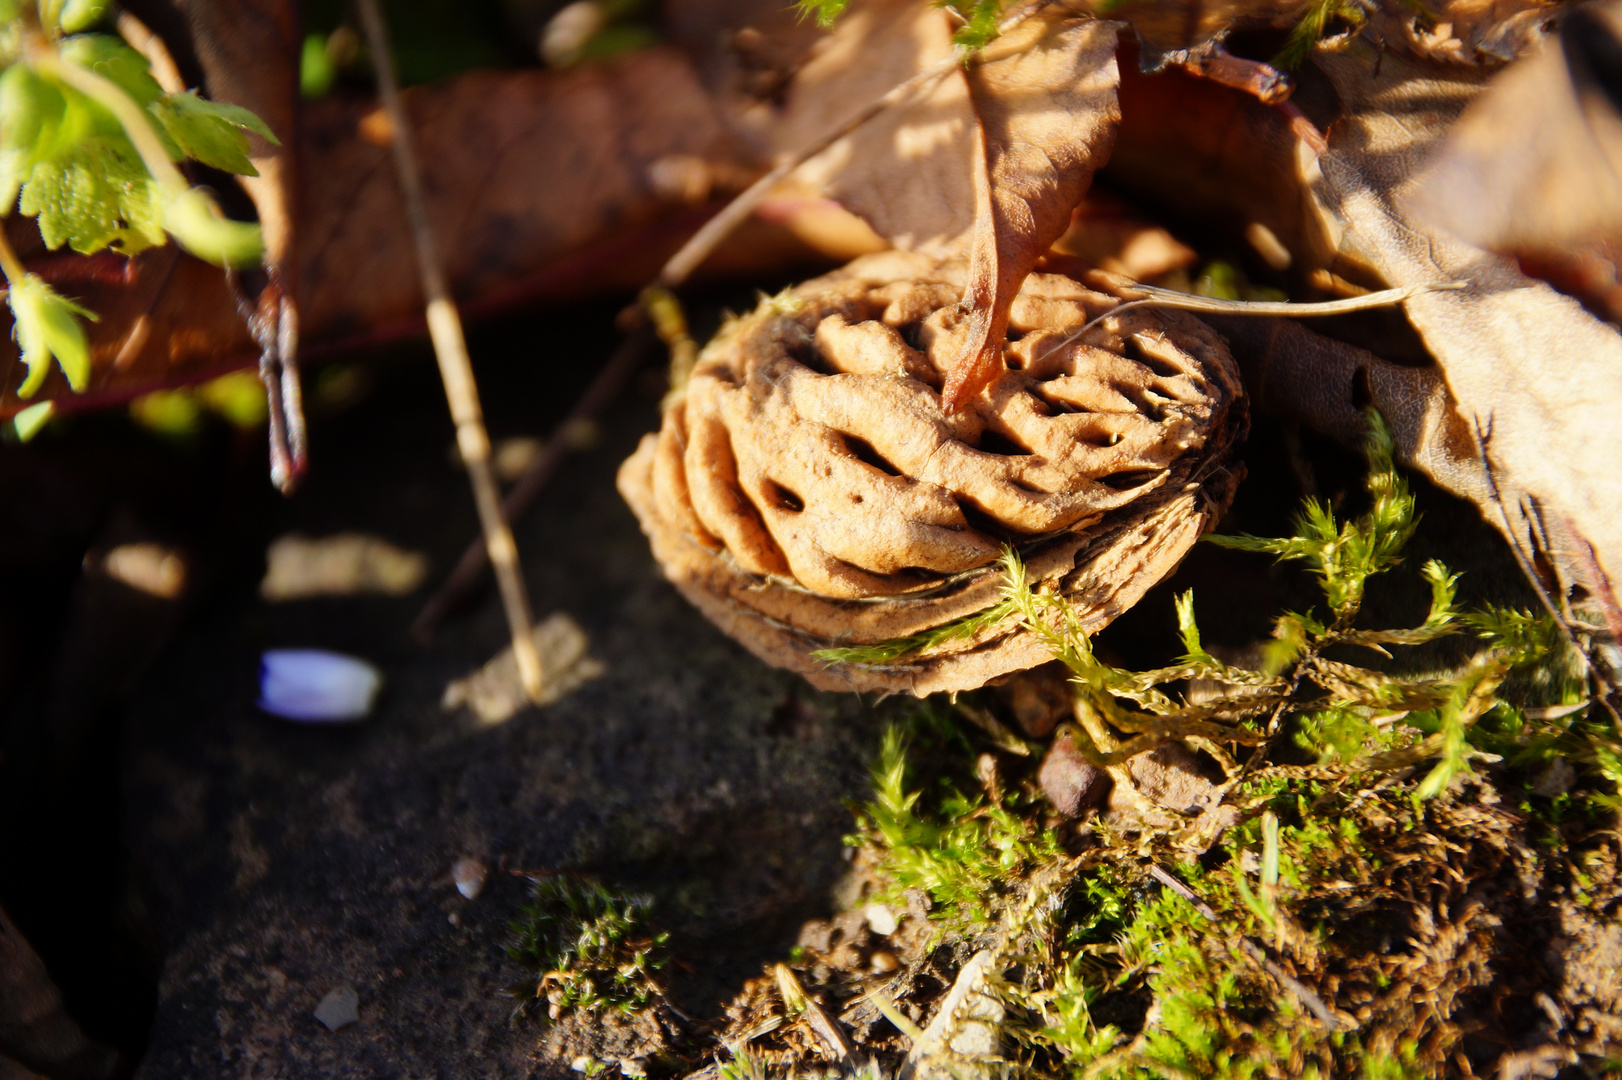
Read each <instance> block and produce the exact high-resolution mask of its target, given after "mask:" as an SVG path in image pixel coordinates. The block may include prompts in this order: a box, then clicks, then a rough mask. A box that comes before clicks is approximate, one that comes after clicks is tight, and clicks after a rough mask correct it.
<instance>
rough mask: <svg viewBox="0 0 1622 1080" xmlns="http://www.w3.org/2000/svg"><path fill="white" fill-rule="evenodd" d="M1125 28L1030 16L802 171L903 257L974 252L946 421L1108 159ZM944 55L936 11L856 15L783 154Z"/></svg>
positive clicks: (781, 121)
mask: <svg viewBox="0 0 1622 1080" xmlns="http://www.w3.org/2000/svg"><path fill="white" fill-rule="evenodd" d="M1118 30H1119V24H1116V23H1105V22H1099V21H1096V20H1089V19H1084V18H1078V17H1076V16H1075V15H1074V14H1073V13H1071V12H1067V11H1063V10H1056V11H1054V12H1052V13H1042V14H1038V15H1035V16H1033V17H1031V18H1029V19H1027V20H1026V21H1025V22H1023V23H1021V24H1020V25H1018V26H1017V27H1015V28H1014V29H1012V30H1011V31H1010V32H1009V33H1006V34H1004V35H1003V36H1002V37H1001V38H999V39H998V40H997V41H995V42H993V43H992V44H991V45H990V46H988V47H987V48H986V49H985V50H983V51H982V53H981V54H980V55H979V56H977V57H976V58H974V59H973V60H972V61H971V62H970V63H969V64H968V65H967V67H965V68H963V69H962V70H960V71H956V72H953V73H952V74H951V75H949V76H947V77H945V78H943V79H941V80H939V81H937V82H935V83H934V84H933V85H931V86H927V87H925V88H923V89H922V90H920V91H919V93H918V94H917V95H916V96H915V97H914V98H913V99H912V100H911V101H910V102H908V103H906V104H904V105H901V106H898V107H896V108H893V109H890V110H888V111H887V112H885V113H883V114H881V115H880V116H879V117H877V118H875V119H874V120H873V121H871V122H869V123H867V124H865V125H863V126H862V127H860V128H858V129H857V130H856V131H854V132H852V133H851V134H850V135H848V136H846V137H845V138H843V139H841V140H840V141H839V142H837V143H835V144H834V145H833V146H832V147H830V148H829V149H828V150H827V151H825V152H824V153H823V154H821V155H819V156H818V157H816V158H814V159H812V161H810V162H808V163H807V164H806V165H805V166H802V168H801V169H800V170H799V171H798V172H797V174H796V178H797V179H798V180H799V181H800V182H802V183H805V184H808V185H810V186H812V187H813V188H816V189H818V190H821V191H824V192H826V193H827V194H828V195H829V196H830V197H832V198H835V199H838V200H839V201H840V202H841V203H842V204H843V205H845V206H846V207H848V208H849V209H851V210H853V211H854V212H855V213H857V214H859V215H861V216H862V217H863V218H865V219H866V220H867V221H868V222H869V223H871V224H872V225H873V227H874V229H875V230H876V231H878V232H879V233H880V234H881V235H883V236H886V237H888V238H889V239H890V240H891V241H892V242H893V243H895V244H896V246H898V247H901V248H903V249H907V250H915V251H923V252H927V253H931V254H937V255H947V254H952V253H957V252H962V251H965V250H967V251H970V252H971V253H972V255H971V258H972V270H971V275H970V283H969V285H968V287H967V288H966V289H965V292H964V296H963V304H964V306H965V307H966V308H968V309H969V311H970V317H969V320H968V321H967V322H966V323H965V324H964V325H963V326H962V327H960V328H958V330H957V333H958V334H959V335H960V338H961V341H960V344H959V346H958V348H959V351H960V359H959V360H958V361H957V362H956V364H955V365H954V368H953V370H952V372H951V373H950V375H949V376H948V382H947V387H946V398H947V401H948V403H949V407H950V408H951V409H953V410H956V409H958V408H961V407H962V406H963V404H964V403H965V402H966V401H968V400H969V398H971V397H973V396H974V395H975V394H977V393H979V392H980V391H981V390H982V389H984V388H985V386H986V385H987V384H988V383H989V382H990V381H991V379H992V378H994V377H995V375H996V372H997V370H999V367H998V365H1000V364H1001V348H1002V340H1003V334H1004V332H1005V329H1006V325H1007V316H1008V305H1009V304H1010V303H1012V301H1013V298H1014V295H1015V294H1016V293H1018V291H1019V286H1020V282H1022V281H1023V280H1024V279H1025V277H1026V275H1027V274H1029V273H1030V272H1031V270H1033V269H1034V268H1035V266H1036V263H1037V260H1038V259H1039V258H1040V257H1041V256H1042V254H1043V252H1045V251H1046V250H1047V248H1048V246H1049V245H1051V244H1052V243H1053V242H1054V241H1055V240H1057V239H1058V238H1059V237H1060V236H1062V235H1063V234H1064V232H1065V230H1066V228H1068V226H1069V224H1070V213H1071V211H1072V210H1073V209H1074V208H1075V206H1076V205H1077V204H1078V203H1079V202H1080V201H1081V198H1082V196H1083V195H1084V194H1085V193H1086V191H1087V187H1088V185H1089V184H1090V183H1091V180H1092V174H1093V171H1094V170H1095V169H1096V168H1097V167H1098V166H1099V165H1100V164H1102V162H1103V161H1104V160H1105V159H1106V158H1107V157H1108V155H1109V150H1110V145H1111V142H1112V140H1113V133H1114V128H1115V124H1116V122H1117V121H1118V120H1119V117H1120V110H1119V106H1118V104H1117V101H1116V85H1117V82H1118V79H1119V76H1118V73H1117V69H1116V63H1115V50H1116V35H1117V32H1118ZM951 50H952V26H951V23H950V22H949V21H948V19H947V16H946V15H945V13H944V12H942V11H940V10H939V9H937V8H933V7H930V6H927V5H923V4H919V3H917V2H916V0H880V2H877V3H872V4H867V5H863V6H861V7H860V8H858V9H856V10H854V11H853V12H852V14H850V15H849V16H847V18H846V19H845V20H844V21H842V22H841V24H840V25H839V27H838V28H837V29H836V30H835V31H834V32H833V33H832V34H830V35H829V37H828V38H827V39H826V40H825V41H824V42H823V43H822V44H821V46H820V47H819V49H818V50H817V52H816V53H815V54H814V56H813V57H812V59H811V60H810V61H809V62H808V63H807V64H806V66H805V68H804V69H803V70H802V71H801V72H800V73H799V75H798V76H797V77H796V79H795V81H794V84H793V86H792V87H791V89H790V91H789V97H788V102H787V106H786V107H785V109H784V110H783V112H782V113H781V115H779V116H776V117H774V118H773V123H772V130H771V135H772V138H773V141H774V144H775V145H776V146H777V147H778V148H779V150H780V152H782V153H784V154H789V153H792V152H793V151H794V150H795V149H796V148H797V147H800V146H805V145H808V144H810V143H812V142H813V141H814V140H815V139H816V138H817V137H818V136H820V135H822V134H823V132H825V131H826V130H827V129H828V127H830V126H831V124H832V123H834V122H836V120H837V118H838V117H840V116H842V115H846V114H852V113H855V112H856V111H857V110H858V109H859V108H861V107H862V106H864V105H866V104H867V103H868V102H870V101H873V100H875V99H876V98H878V97H880V96H881V95H882V94H883V93H884V92H885V91H887V90H889V89H890V88H891V87H892V86H895V85H897V84H899V83H901V82H903V81H904V80H906V79H907V78H908V77H910V76H912V75H913V74H914V73H916V72H919V71H923V70H926V69H927V68H929V67H930V66H931V65H934V64H936V63H939V62H940V61H941V60H942V59H944V58H947V57H949V56H950V55H951Z"/></svg>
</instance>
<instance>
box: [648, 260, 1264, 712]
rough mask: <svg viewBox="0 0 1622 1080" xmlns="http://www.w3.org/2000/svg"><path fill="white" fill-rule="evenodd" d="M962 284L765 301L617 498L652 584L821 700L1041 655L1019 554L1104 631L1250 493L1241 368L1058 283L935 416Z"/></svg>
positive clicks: (721, 344) (1138, 315) (967, 675)
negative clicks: (1011, 579) (1237, 494)
mask: <svg viewBox="0 0 1622 1080" xmlns="http://www.w3.org/2000/svg"><path fill="white" fill-rule="evenodd" d="M964 274H965V269H964V267H963V265H962V264H961V263H950V262H948V263H937V262H934V261H932V260H929V259H927V258H924V257H922V256H917V255H907V254H902V253H886V254H883V255H876V256H869V257H867V258H864V259H859V260H857V261H856V262H854V263H852V264H851V265H850V266H848V267H846V268H844V269H843V270H840V271H837V272H835V273H833V274H829V275H827V276H826V277H822V278H818V279H816V280H814V281H811V282H808V283H806V284H805V285H802V286H800V287H799V288H796V289H794V290H792V291H790V292H788V293H786V294H783V295H781V296H778V297H775V298H772V299H769V300H766V301H764V302H762V304H761V306H760V307H759V308H758V309H757V310H756V311H755V312H753V313H752V314H750V315H748V316H745V317H743V318H741V319H736V320H734V321H733V322H731V323H729V324H728V325H727V326H726V327H724V328H723V330H722V331H721V333H720V334H719V335H717V337H716V339H715V340H714V341H713V342H712V343H711V344H710V345H709V346H708V347H707V348H706V349H705V351H704V354H703V357H702V358H701V360H700V362H699V364H698V365H697V367H696V369H695V370H694V371H693V374H692V376H691V380H690V381H689V382H688V383H687V385H686V387H685V391H684V393H682V394H681V395H679V397H678V398H677V399H676V400H675V403H674V404H673V406H672V407H670V408H668V409H667V410H666V413H665V416H664V423H663V426H662V428H661V430H660V432H659V433H658V435H657V436H653V435H650V436H648V437H646V438H645V439H644V440H643V443H642V445H641V446H640V447H639V448H638V450H637V452H636V454H635V455H634V456H633V457H631V458H630V459H629V460H628V461H627V462H626V463H625V465H624V466H623V467H622V468H621V471H620V477H619V486H620V491H621V492H622V493H623V494H624V495H625V498H626V501H627V502H629V503H630V504H631V507H632V508H633V509H634V510H635V511H636V514H637V516H638V518H639V519H640V520H641V523H642V527H643V529H644V530H645V531H646V532H647V533H648V535H649V537H650V538H651V540H652V544H653V550H654V554H655V556H656V557H657V558H658V559H659V562H660V564H661V565H662V566H663V568H664V570H665V573H666V575H667V576H668V577H669V578H670V579H671V580H672V581H673V582H675V584H676V585H677V587H678V588H680V589H681V590H682V592H683V593H684V594H685V595H686V596H687V597H688V599H690V600H691V601H692V602H693V603H694V604H695V605H697V606H698V607H699V608H700V610H702V611H703V612H704V613H705V614H706V615H708V616H709V618H710V619H711V620H713V621H714V622H715V623H716V624H717V625H719V626H721V627H722V628H723V629H724V630H726V631H727V632H728V633H729V634H731V635H732V636H733V637H735V638H737V639H738V640H739V641H741V642H742V643H743V644H744V645H746V646H747V647H748V648H749V649H750V650H751V651H753V652H754V653H755V654H756V655H758V656H760V657H761V658H762V659H764V660H766V661H768V662H770V663H773V664H777V665H779V666H782V667H788V668H791V669H793V670H795V671H799V672H801V673H803V674H805V675H806V677H807V678H808V679H809V680H810V681H811V682H812V683H814V684H815V685H817V686H821V687H825V688H833V689H850V690H882V691H909V692H911V693H914V694H918V695H923V694H926V693H930V692H932V691H936V690H960V689H967V688H973V687H977V686H980V685H982V684H984V683H985V682H986V681H987V680H989V679H991V678H994V677H996V676H999V675H1003V674H1006V673H1007V672H1010V671H1015V670H1020V669H1023V668H1027V667H1031V666H1034V665H1036V664H1039V663H1042V662H1044V661H1046V660H1048V659H1050V655H1049V653H1048V651H1047V647H1046V645H1045V644H1044V642H1043V641H1042V639H1041V636H1040V635H1039V634H1037V633H1035V632H1033V631H1032V630H1031V629H1030V628H1029V627H1028V626H1024V625H1022V624H1021V622H1020V620H1019V619H1018V618H1017V617H1016V612H1015V611H1014V608H1013V607H1012V605H1011V604H1010V602H1009V600H1008V598H1007V597H1005V596H1004V595H1003V593H1004V590H1003V572H1002V569H1001V567H1000V563H999V560H1000V558H1001V556H1002V553H1003V551H1004V550H1005V548H1006V549H1012V550H1014V551H1015V552H1017V553H1018V554H1019V557H1020V558H1021V559H1022V560H1023V561H1024V564H1025V565H1026V567H1027V568H1028V573H1029V575H1030V576H1031V579H1032V580H1033V581H1035V582H1039V583H1041V584H1042V585H1043V587H1044V588H1047V589H1050V590H1052V591H1053V592H1054V593H1055V594H1057V595H1063V596H1065V597H1066V598H1068V599H1069V601H1070V602H1071V603H1072V604H1073V605H1074V610H1075V611H1076V613H1077V618H1078V619H1080V620H1081V625H1083V626H1085V628H1086V630H1087V631H1088V632H1094V631H1096V630H1098V629H1099V628H1101V627H1103V626H1104V625H1106V624H1107V623H1109V622H1110V620H1112V619H1113V618H1114V617H1115V616H1116V615H1118V614H1119V613H1120V612H1121V611H1124V610H1125V609H1126V608H1128V607H1130V606H1131V605H1132V604H1133V603H1135V602H1136V601H1137V599H1138V598H1139V597H1140V596H1142V595H1143V593H1144V592H1145V591H1146V590H1147V589H1148V588H1149V587H1150V586H1152V585H1153V584H1154V583H1155V582H1157V581H1159V580H1160V579H1161V578H1163V577H1164V576H1165V575H1166V574H1167V573H1169V572H1170V571H1171V570H1172V568H1174V567H1175V566H1176V565H1177V563H1178V562H1179V561H1180V560H1181V559H1182V557H1183V555H1184V554H1185V553H1186V552H1187V551H1188V549H1189V547H1190V546H1191V545H1192V544H1193V543H1194V541H1195V540H1196V539H1197V538H1198V537H1199V535H1200V534H1201V533H1202V532H1205V531H1206V530H1207V529H1209V528H1210V527H1211V525H1212V524H1213V523H1214V522H1215V520H1216V519H1217V517H1219V516H1220V514H1221V513H1222V511H1223V510H1224V509H1225V508H1226V506H1227V505H1228V502H1229V501H1230V499H1231V497H1232V493H1233V490H1234V487H1235V485H1236V484H1237V482H1238V479H1239V475H1240V472H1239V466H1238V465H1237V464H1236V463H1235V462H1233V461H1232V460H1231V458H1230V453H1231V451H1232V448H1233V446H1234V443H1235V442H1236V440H1238V439H1239V438H1240V437H1241V436H1242V434H1243V431H1244V428H1245V414H1244V409H1243V405H1242V402H1241V399H1240V388H1239V381H1238V376H1237V372H1236V369H1235V367H1234V365H1233V362H1232V360H1231V359H1230V358H1229V356H1228V353H1227V350H1226V348H1225V346H1224V345H1223V343H1222V341H1221V339H1220V338H1218V337H1217V335H1216V334H1214V333H1213V332H1212V331H1210V330H1209V329H1208V328H1207V327H1205V325H1204V324H1202V323H1200V322H1199V321H1198V320H1197V319H1194V318H1192V317H1190V316H1187V315H1184V314H1181V313H1173V312H1159V311H1134V312H1132V313H1130V314H1126V315H1123V316H1121V317H1120V318H1119V319H1107V320H1105V322H1104V323H1103V324H1101V326H1100V327H1098V328H1097V330H1096V331H1095V332H1093V333H1090V334H1089V335H1088V336H1087V337H1086V339H1085V340H1069V337H1070V335H1072V334H1073V333H1074V332H1075V331H1076V330H1078V329H1079V328H1081V327H1082V326H1083V325H1084V324H1086V323H1087V322H1088V321H1089V320H1091V319H1092V318H1094V317H1096V316H1098V315H1102V314H1104V313H1106V312H1107V311H1109V309H1110V308H1111V307H1113V306H1114V305H1115V303H1117V301H1116V299H1115V298H1114V297H1111V296H1107V295H1104V294H1102V293H1097V292H1093V291H1091V290H1089V289H1087V288H1084V287H1083V286H1081V285H1079V284H1077V283H1076V282H1074V281H1072V280H1070V279H1068V278H1063V277H1059V276H1056V275H1048V274H1035V275H1032V276H1031V277H1030V278H1028V279H1027V280H1026V282H1025V285H1024V286H1023V288H1022V289H1021V290H1020V292H1019V294H1018V296H1017V297H1016V298H1015V300H1014V301H1013V304H1012V305H1011V308H1010V319H1009V325H1010V327H1011V329H1012V333H1011V335H1010V336H1011V337H1012V338H1014V340H1011V341H1009V342H1008V344H1007V345H1006V347H1005V350H1004V359H1005V364H1006V368H1005V370H1004V371H1002V372H1001V373H1000V374H999V375H998V377H997V378H996V379H995V380H994V381H993V382H992V383H991V384H990V386H989V387H987V389H986V390H985V391H984V392H982V393H981V394H980V395H978V396H977V397H976V398H974V399H973V401H972V402H971V403H970V404H969V406H968V407H967V408H966V409H964V410H963V411H961V412H959V413H956V414H952V415H948V414H946V413H945V412H944V411H943V409H942V404H941V387H942V385H943V382H944V379H945V374H946V371H947V370H948V368H949V366H950V365H951V363H952V362H953V361H954V360H955V358H956V356H957V355H958V352H959V350H960V348H961V341H962V339H963V336H964V335H965V334H967V333H969V332H970V328H969V320H968V318H967V317H966V315H965V313H964V312H963V310H962V309H961V308H960V307H959V304H958V298H959V297H960V296H961V295H962V294H963V283H964Z"/></svg>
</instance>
